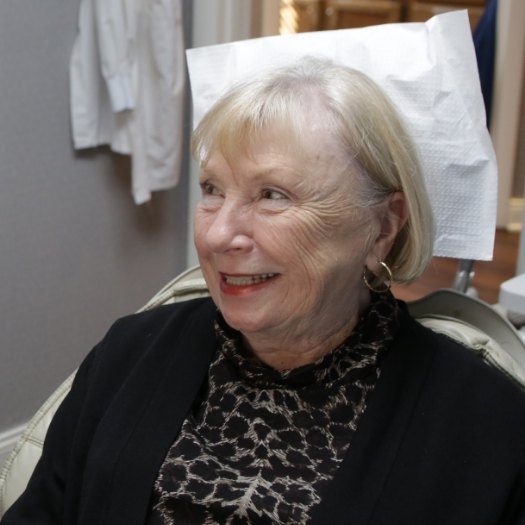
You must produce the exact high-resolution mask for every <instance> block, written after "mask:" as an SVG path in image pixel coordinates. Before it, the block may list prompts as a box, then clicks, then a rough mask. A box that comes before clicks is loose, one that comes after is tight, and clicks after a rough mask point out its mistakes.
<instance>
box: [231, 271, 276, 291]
mask: <svg viewBox="0 0 525 525" xmlns="http://www.w3.org/2000/svg"><path fill="white" fill-rule="evenodd" d="M278 276H279V274H278V273H258V274H250V275H230V274H227V273H221V291H223V292H224V293H227V294H232V295H239V294H241V293H242V294H243V293H247V292H250V291H255V290H256V289H259V288H262V287H264V285H266V284H267V283H268V282H269V281H272V280H273V279H275V278H276V277H278Z"/></svg>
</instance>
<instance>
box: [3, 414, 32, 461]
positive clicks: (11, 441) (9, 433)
mask: <svg viewBox="0 0 525 525" xmlns="http://www.w3.org/2000/svg"><path fill="white" fill-rule="evenodd" d="M26 426H27V423H24V424H23V425H19V426H17V427H13V428H8V429H7V430H5V431H4V432H0V470H2V466H3V465H4V463H5V461H6V459H7V456H9V453H10V452H11V450H13V447H14V446H15V444H16V442H17V441H18V438H19V437H20V436H21V435H22V432H23V431H24V429H25V428H26Z"/></svg>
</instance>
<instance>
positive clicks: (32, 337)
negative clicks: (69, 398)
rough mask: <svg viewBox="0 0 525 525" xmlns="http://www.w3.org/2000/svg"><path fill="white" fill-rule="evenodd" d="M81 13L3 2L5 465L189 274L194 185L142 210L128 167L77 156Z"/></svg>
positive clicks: (0, 174)
mask: <svg viewBox="0 0 525 525" xmlns="http://www.w3.org/2000/svg"><path fill="white" fill-rule="evenodd" d="M78 6H79V0H73V1H70V2H64V1H62V0H46V1H45V2H37V1H34V0H33V1H31V0H2V1H1V2H0V95H1V98H0V184H1V186H0V254H1V255H0V283H1V288H0V289H1V295H0V319H1V321H0V326H1V330H0V357H1V362H0V456H1V454H2V452H4V449H2V446H3V443H5V442H6V440H7V437H8V436H9V435H11V431H12V429H13V428H15V427H17V426H18V425H19V424H20V423H22V422H24V421H26V420H27V419H28V418H29V417H30V416H31V415H32V414H33V413H34V412H35V411H36V409H37V408H38V407H39V406H40V404H41V403H42V402H43V401H44V399H45V398H46V397H47V396H48V395H49V394H50V393H51V392H52V390H53V389H54V388H55V387H56V386H57V385H58V384H59V383H60V382H61V381H62V380H63V379H65V378H66V376H67V375H69V373H70V372H71V371H72V370H74V369H75V368H76V367H77V366H78V364H79V363H80V361H81V360H82V358H83V356H84V355H85V354H86V353H87V352H88V351H89V350H90V348H91V347H92V346H93V345H94V344H95V343H96V342H97V341H98V340H99V339H100V338H101V337H102V336H103V335H104V333H105V331H106V330H107V328H108V326H109V325H110V324H111V323H112V322H113V321H114V319H115V318H116V317H118V316H122V315H124V314H127V313H131V312H133V311H134V310H136V309H137V308H138V307H140V306H141V305H142V304H143V303H144V302H145V301H146V299H147V298H148V297H149V296H151V295H152V294H153V293H154V292H155V291H156V290H157V289H158V288H159V287H160V286H161V285H163V284H164V283H165V282H166V281H167V280H168V279H170V278H171V277H172V276H173V275H174V274H176V273H177V272H179V271H180V270H182V269H183V268H184V265H185V257H186V217H187V196H186V195H187V176H186V175H185V174H183V176H182V183H181V186H180V187H179V188H178V189H176V190H173V191H170V192H165V193H163V194H161V195H157V196H156V197H155V198H154V200H153V202H152V203H151V204H149V205H144V206H142V207H137V206H135V205H134V204H133V201H132V198H131V196H130V191H129V187H130V181H129V165H128V163H127V162H126V159H125V158H124V157H117V156H114V155H112V154H110V153H109V152H108V151H107V150H106V149H99V150H97V151H86V152H83V153H75V152H74V151H73V149H72V146H71V138H70V128H69V94H68V75H69V74H68V61H69V54H70V52H71V48H72V45H73V40H74V37H75V34H76V31H77V14H78Z"/></svg>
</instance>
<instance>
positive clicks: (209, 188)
mask: <svg viewBox="0 0 525 525" xmlns="http://www.w3.org/2000/svg"><path fill="white" fill-rule="evenodd" d="M200 187H201V190H202V194H203V195H220V191H219V190H218V189H217V188H216V187H215V186H214V185H213V184H211V183H210V182H207V181H206V182H201V184H200Z"/></svg>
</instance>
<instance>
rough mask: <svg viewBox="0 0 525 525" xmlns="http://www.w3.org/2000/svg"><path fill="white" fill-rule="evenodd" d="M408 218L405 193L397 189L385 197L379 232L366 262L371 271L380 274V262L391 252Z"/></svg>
mask: <svg viewBox="0 0 525 525" xmlns="http://www.w3.org/2000/svg"><path fill="white" fill-rule="evenodd" d="M407 219H408V212H407V206H406V199H405V195H404V194H403V192H401V191H396V192H394V193H392V194H391V195H389V196H388V197H387V198H386V199H385V203H384V205H383V206H382V207H381V211H380V212H379V217H378V221H379V232H378V233H377V234H376V237H375V239H374V243H373V245H372V246H371V248H370V251H369V252H368V255H367V257H366V260H365V263H366V266H367V267H368V269H369V270H370V271H372V272H373V273H374V274H376V275H379V273H380V271H381V269H380V267H379V262H380V261H384V260H385V259H386V257H387V255H388V254H389V252H390V250H391V249H392V246H393V244H394V241H395V240H396V237H397V235H398V233H399V232H400V231H401V229H402V228H403V226H404V225H405V223H406V222H407Z"/></svg>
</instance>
